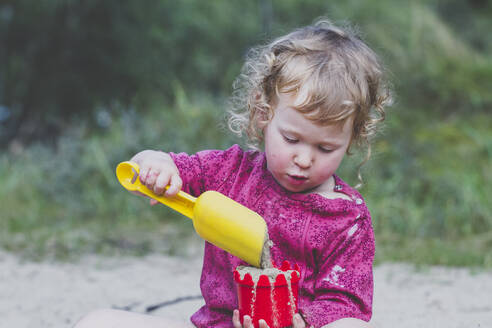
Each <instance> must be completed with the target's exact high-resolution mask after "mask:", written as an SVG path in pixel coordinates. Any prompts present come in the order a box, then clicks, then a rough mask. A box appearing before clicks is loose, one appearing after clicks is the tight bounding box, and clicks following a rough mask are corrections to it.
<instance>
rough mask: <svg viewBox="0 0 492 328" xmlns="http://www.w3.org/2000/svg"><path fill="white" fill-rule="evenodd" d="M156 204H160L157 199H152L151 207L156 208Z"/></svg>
mask: <svg viewBox="0 0 492 328" xmlns="http://www.w3.org/2000/svg"><path fill="white" fill-rule="evenodd" d="M156 204H159V202H158V201H156V200H155V199H152V198H151V199H150V205H152V206H154V205H156Z"/></svg>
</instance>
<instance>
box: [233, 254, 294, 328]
mask: <svg viewBox="0 0 492 328" xmlns="http://www.w3.org/2000/svg"><path fill="white" fill-rule="evenodd" d="M278 269H280V270H281V271H289V270H295V271H292V272H291V274H290V284H289V283H288V281H287V280H288V279H286V278H285V274H279V275H277V277H276V279H275V281H274V282H270V280H269V278H268V276H266V275H260V277H259V279H258V283H257V284H256V286H255V284H254V282H253V278H252V277H251V275H250V274H249V273H246V274H245V275H244V277H243V279H241V275H240V274H239V272H238V271H237V269H236V270H235V271H234V281H235V282H236V290H237V296H238V303H239V315H240V319H241V324H243V318H244V316H245V315H249V316H250V317H251V318H252V320H253V324H254V326H255V327H259V324H258V321H259V320H260V319H263V320H265V321H266V323H267V324H268V326H269V327H271V328H282V327H289V326H292V317H293V316H294V314H295V313H297V296H298V282H299V278H300V274H299V266H298V265H297V264H296V265H295V266H294V268H291V266H290V263H289V262H288V261H284V262H283V263H282V266H281V267H280V268H278Z"/></svg>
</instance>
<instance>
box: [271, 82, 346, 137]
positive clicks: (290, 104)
mask: <svg viewBox="0 0 492 328" xmlns="http://www.w3.org/2000/svg"><path fill="white" fill-rule="evenodd" d="M276 98H277V99H276V102H275V104H274V106H273V107H274V108H275V110H281V109H283V108H291V109H293V110H295V112H297V113H298V114H299V115H302V117H304V118H306V119H307V120H309V121H311V122H312V123H313V124H315V125H318V126H334V127H340V129H342V128H343V127H344V126H345V125H346V124H345V123H346V122H347V121H350V122H351V121H352V120H353V116H354V114H352V110H350V108H343V102H341V101H339V100H336V101H333V102H332V103H331V107H333V108H326V107H324V106H325V105H326V104H325V103H324V102H320V103H319V104H318V103H315V102H313V101H312V100H313V97H312V96H311V95H310V94H309V91H308V90H307V89H301V90H300V91H299V92H297V93H293V92H291V93H278V94H277V97H276ZM337 102H339V103H337ZM347 103H351V102H347ZM348 107H352V106H348ZM275 110H274V115H275ZM329 113H331V114H332V116H333V119H327V117H329V115H327V114H329Z"/></svg>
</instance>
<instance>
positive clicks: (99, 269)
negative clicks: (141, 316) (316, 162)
mask: <svg viewBox="0 0 492 328" xmlns="http://www.w3.org/2000/svg"><path fill="white" fill-rule="evenodd" d="M199 253H200V250H195V251H192V252H191V253H189V254H187V255H186V256H185V257H184V258H177V257H168V256H163V255H150V256H146V257H143V258H130V257H124V258H107V257H97V256H90V257H86V258H84V259H82V260H80V261H78V262H77V263H57V262H55V263H47V262H41V263H35V262H26V261H20V260H19V259H18V258H16V257H15V256H13V255H11V254H8V253H5V252H0V295H1V297H0V302H1V303H0V327H15V328H23V327H36V328H43V327H55V328H61V327H72V326H73V324H74V323H75V322H76V321H77V320H78V319H79V318H80V317H81V316H82V315H84V314H85V313H88V312H89V311H91V310H94V309H97V308H110V307H113V308H126V309H129V310H132V311H136V312H145V311H146V309H147V307H149V306H152V305H156V304H159V303H162V302H165V301H173V300H176V299H179V298H182V297H190V296H191V297H192V298H194V299H191V300H182V301H179V302H176V303H174V304H169V305H167V306H164V307H161V308H159V309H157V310H155V311H153V312H152V314H155V315H159V316H166V317H168V318H171V319H174V320H182V321H187V320H188V318H189V316H190V315H191V314H192V313H193V312H194V311H195V310H196V309H197V308H199V307H200V306H201V305H202V303H203V301H202V300H201V299H200V298H199V297H200V296H199V295H200V290H199V278H200V268H201V258H200V255H199ZM372 322H373V323H374V324H375V325H376V327H381V328H393V327H399V328H406V327H408V328H410V327H412V328H415V327H430V328H432V327H446V328H458V327H466V328H470V327H492V271H480V270H479V271H475V272H474V271H471V270H469V269H450V268H441V267H432V268H426V269H421V270H417V269H415V268H414V267H413V266H411V265H407V264H384V265H380V266H378V267H376V268H375V294H374V316H373V320H372Z"/></svg>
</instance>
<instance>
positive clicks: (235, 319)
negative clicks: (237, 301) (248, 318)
mask: <svg viewBox="0 0 492 328" xmlns="http://www.w3.org/2000/svg"><path fill="white" fill-rule="evenodd" d="M232 325H233V326H234V328H241V321H240V320H239V310H234V312H232Z"/></svg>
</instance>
